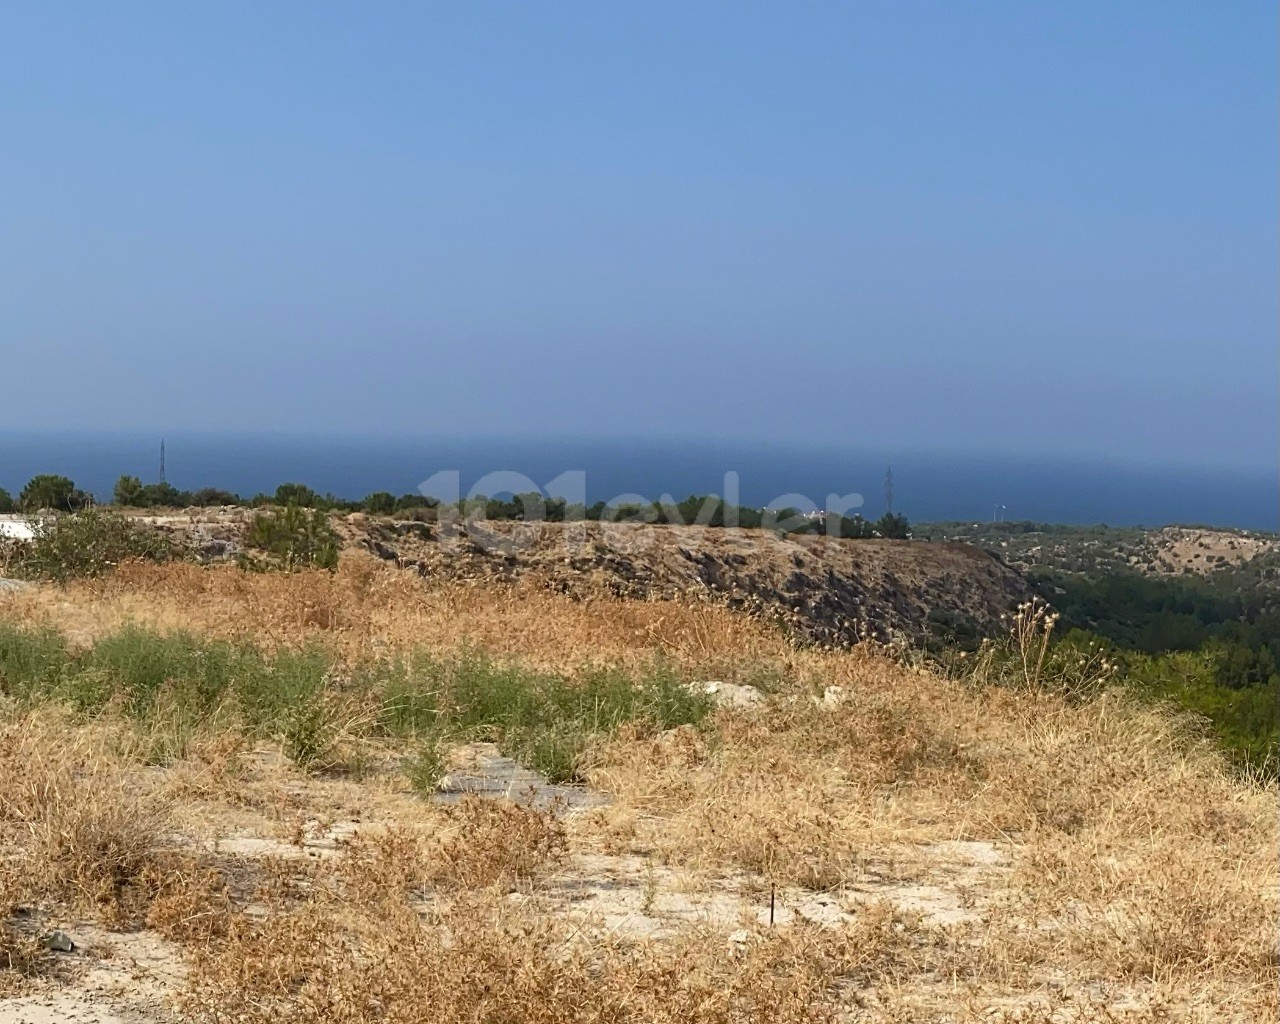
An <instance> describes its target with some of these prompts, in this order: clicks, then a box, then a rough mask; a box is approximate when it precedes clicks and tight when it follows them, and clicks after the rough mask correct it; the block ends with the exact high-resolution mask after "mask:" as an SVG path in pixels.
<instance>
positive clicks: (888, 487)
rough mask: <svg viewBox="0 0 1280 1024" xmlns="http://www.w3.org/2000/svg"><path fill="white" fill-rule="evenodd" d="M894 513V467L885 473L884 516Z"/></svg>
mask: <svg viewBox="0 0 1280 1024" xmlns="http://www.w3.org/2000/svg"><path fill="white" fill-rule="evenodd" d="M892 512H893V467H892V466H890V467H889V468H888V469H886V470H885V471H884V514H885V515H890V514H892Z"/></svg>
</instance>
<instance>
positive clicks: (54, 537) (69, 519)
mask: <svg viewBox="0 0 1280 1024" xmlns="http://www.w3.org/2000/svg"><path fill="white" fill-rule="evenodd" d="M33 526H34V530H35V534H36V536H35V539H34V540H31V541H28V542H27V543H25V544H22V545H21V546H19V547H18V548H17V551H16V554H15V556H14V559H13V561H12V563H11V564H10V567H9V571H10V572H12V573H13V574H14V575H16V576H20V577H23V578H26V579H43V580H54V581H57V582H66V581H67V580H69V579H74V578H76V577H93V576H102V575H105V574H106V573H109V572H111V571H112V570H113V569H114V568H115V567H116V566H117V565H119V564H120V563H121V562H127V561H149V562H167V561H171V560H174V559H178V558H181V557H182V556H183V553H182V550H181V549H180V548H179V547H178V546H177V545H176V544H174V543H173V542H172V541H170V540H169V539H168V538H167V537H165V536H164V535H163V534H161V533H160V532H158V531H156V530H153V529H150V528H148V527H145V526H140V525H139V524H137V523H134V522H132V521H131V520H129V519H127V518H125V517H124V516H122V515H120V514H119V513H116V512H104V511H102V510H101V509H87V510H86V511H84V512H77V513H74V514H71V515H56V516H52V517H50V518H47V519H45V520H43V521H41V522H37V523H35V524H33Z"/></svg>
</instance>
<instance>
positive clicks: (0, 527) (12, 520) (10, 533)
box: [0, 516, 36, 540]
mask: <svg viewBox="0 0 1280 1024" xmlns="http://www.w3.org/2000/svg"><path fill="white" fill-rule="evenodd" d="M35 537H36V531H35V529H34V527H32V525H31V524H30V523H29V522H27V520H25V519H22V518H20V517H17V516H0V539H3V540H35Z"/></svg>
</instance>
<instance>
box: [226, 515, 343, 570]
mask: <svg viewBox="0 0 1280 1024" xmlns="http://www.w3.org/2000/svg"><path fill="white" fill-rule="evenodd" d="M245 543H246V544H247V545H248V546H249V547H250V548H253V549H255V550H257V551H259V552H261V553H262V557H261V558H259V559H256V560H255V559H250V560H248V562H247V564H248V566H249V567H250V568H280V569H285V570H287V571H292V570H295V569H305V568H318V569H336V568H337V566H338V535H337V534H336V533H334V532H333V528H332V527H331V526H330V525H329V517H328V515H327V514H326V513H325V512H323V511H321V510H320V509H304V508H302V507H301V506H300V505H286V506H285V507H284V508H282V509H278V510H274V511H267V512H259V513H257V514H256V515H254V517H253V520H252V521H251V522H250V523H249V527H248V530H247V532H246V536H245Z"/></svg>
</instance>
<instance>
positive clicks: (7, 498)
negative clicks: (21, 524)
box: [0, 487, 18, 513]
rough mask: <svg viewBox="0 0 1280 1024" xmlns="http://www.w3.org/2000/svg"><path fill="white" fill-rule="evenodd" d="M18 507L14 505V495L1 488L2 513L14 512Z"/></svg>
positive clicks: (0, 511)
mask: <svg viewBox="0 0 1280 1024" xmlns="http://www.w3.org/2000/svg"><path fill="white" fill-rule="evenodd" d="M17 507H18V506H17V505H15V504H14V501H13V497H12V495H10V494H9V492H8V491H6V490H5V489H4V488H3V487H0V513H5V512H12V511H13V510H14V509H15V508H17Z"/></svg>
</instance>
